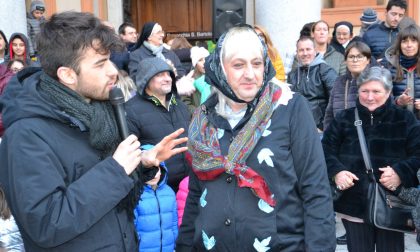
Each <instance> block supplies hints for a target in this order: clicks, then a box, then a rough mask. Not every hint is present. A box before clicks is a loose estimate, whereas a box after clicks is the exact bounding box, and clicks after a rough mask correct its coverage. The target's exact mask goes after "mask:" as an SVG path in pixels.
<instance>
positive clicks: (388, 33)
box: [363, 22, 399, 59]
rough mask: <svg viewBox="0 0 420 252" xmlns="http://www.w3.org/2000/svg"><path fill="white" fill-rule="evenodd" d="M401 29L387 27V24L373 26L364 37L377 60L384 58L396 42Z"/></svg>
mask: <svg viewBox="0 0 420 252" xmlns="http://www.w3.org/2000/svg"><path fill="white" fill-rule="evenodd" d="M398 31H399V29H398V28H390V27H386V26H385V22H382V23H379V24H375V25H372V26H371V27H369V29H368V30H367V31H366V33H365V34H364V35H363V41H364V42H365V43H366V44H367V45H368V46H369V47H370V50H371V51H372V56H373V57H375V59H382V58H384V55H385V51H386V49H388V47H390V46H391V44H392V43H393V42H394V41H395V38H396V37H397V34H398Z"/></svg>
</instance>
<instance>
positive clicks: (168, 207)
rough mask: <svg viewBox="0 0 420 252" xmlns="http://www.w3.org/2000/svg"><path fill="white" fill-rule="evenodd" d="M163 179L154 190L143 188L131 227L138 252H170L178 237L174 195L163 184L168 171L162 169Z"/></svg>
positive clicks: (173, 248)
mask: <svg viewBox="0 0 420 252" xmlns="http://www.w3.org/2000/svg"><path fill="white" fill-rule="evenodd" d="M161 171H162V175H161V176H162V177H161V180H160V181H159V184H158V187H157V188H156V190H153V188H152V187H151V186H150V185H145V186H144V192H143V194H142V195H141V198H140V201H139V203H138V204H137V206H136V208H135V209H134V216H135V219H134V225H135V227H136V231H137V234H138V237H139V241H140V245H139V251H141V252H160V251H162V252H173V251H174V250H175V240H176V238H177V236H178V214H177V205H176V197H175V193H174V191H173V190H172V189H171V187H169V186H168V185H167V184H166V181H167V178H168V176H167V169H166V167H165V166H162V165H161Z"/></svg>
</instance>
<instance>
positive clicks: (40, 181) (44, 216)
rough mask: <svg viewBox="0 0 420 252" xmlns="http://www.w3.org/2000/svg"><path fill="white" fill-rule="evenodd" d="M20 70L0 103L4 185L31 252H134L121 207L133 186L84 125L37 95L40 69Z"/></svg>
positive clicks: (131, 228) (0, 164)
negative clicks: (91, 141)
mask: <svg viewBox="0 0 420 252" xmlns="http://www.w3.org/2000/svg"><path fill="white" fill-rule="evenodd" d="M23 71H25V72H20V73H19V74H18V77H19V78H20V79H19V78H13V79H12V81H11V82H10V83H9V85H8V87H7V89H6V91H5V93H4V95H3V96H2V99H1V100H0V101H1V104H2V105H3V122H4V125H5V127H6V128H7V130H6V133H5V135H4V136H3V139H2V143H1V145H0V167H1V169H0V183H1V184H2V186H3V188H4V189H5V192H6V197H7V200H8V203H9V206H10V208H11V210H12V213H13V215H14V217H15V219H16V223H17V225H18V226H19V229H20V231H21V234H22V238H23V242H24V244H25V249H26V251H49V252H51V251H60V252H61V251H75V252H79V251H109V252H113V251H130V252H131V251H135V250H137V246H136V238H135V231H134V225H133V223H132V220H129V218H128V215H127V212H126V211H125V210H122V211H119V210H117V208H116V206H117V204H118V203H119V202H120V200H121V199H123V198H124V197H125V196H126V195H127V193H128V192H129V191H130V190H131V189H132V188H133V185H134V183H133V180H132V179H131V178H130V177H129V176H127V174H126V173H125V171H124V168H123V167H121V166H120V165H119V164H118V163H117V162H116V161H115V160H114V159H113V158H112V157H108V158H105V159H104V160H102V158H101V154H100V153H99V151H97V150H96V149H93V148H92V147H91V146H90V144H89V132H88V131H87V130H86V127H85V126H84V125H82V124H81V123H80V121H78V120H77V119H75V118H70V117H69V116H66V114H65V113H62V112H61V110H60V109H59V108H58V107H55V106H53V105H52V104H51V102H49V101H48V100H47V99H46V98H45V97H43V96H41V95H40V93H39V92H38V90H37V86H38V83H39V76H40V74H41V71H39V70H37V71H33V69H32V68H29V69H25V70H23ZM21 73H22V74H21ZM25 73H27V74H26V75H24V74H25Z"/></svg>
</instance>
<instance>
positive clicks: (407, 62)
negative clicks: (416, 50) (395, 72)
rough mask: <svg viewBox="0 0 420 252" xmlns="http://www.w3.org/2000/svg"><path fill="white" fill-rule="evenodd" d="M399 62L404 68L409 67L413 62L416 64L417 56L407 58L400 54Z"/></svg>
mask: <svg viewBox="0 0 420 252" xmlns="http://www.w3.org/2000/svg"><path fill="white" fill-rule="evenodd" d="M400 64H401V66H402V67H404V68H405V69H409V68H411V67H412V66H414V65H415V64H417V57H411V58H409V57H407V56H405V55H403V54H401V55H400Z"/></svg>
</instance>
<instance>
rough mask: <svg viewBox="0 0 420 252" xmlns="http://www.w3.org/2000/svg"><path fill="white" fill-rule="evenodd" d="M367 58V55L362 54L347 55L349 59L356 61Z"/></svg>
mask: <svg viewBox="0 0 420 252" xmlns="http://www.w3.org/2000/svg"><path fill="white" fill-rule="evenodd" d="M365 58H366V56H365V55H362V54H359V55H350V56H347V60H348V61H354V60H356V61H362V60H364V59H365Z"/></svg>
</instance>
